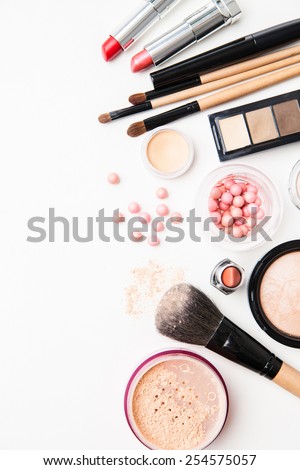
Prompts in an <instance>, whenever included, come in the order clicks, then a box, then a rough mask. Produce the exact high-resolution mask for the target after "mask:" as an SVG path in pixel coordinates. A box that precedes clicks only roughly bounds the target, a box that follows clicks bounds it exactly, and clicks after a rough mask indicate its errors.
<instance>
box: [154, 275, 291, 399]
mask: <svg viewBox="0 0 300 470" xmlns="http://www.w3.org/2000/svg"><path fill="white" fill-rule="evenodd" d="M155 323H156V327H157V329H158V331H159V332H160V333H161V334H162V335H164V336H167V337H169V338H172V339H174V340H177V341H181V342H184V343H190V344H195V345H199V346H204V347H206V348H208V349H210V350H211V351H214V352H216V353H217V354H220V355H221V356H223V357H225V358H227V359H229V360H231V361H233V362H235V363H237V364H240V365H242V366H244V367H247V368H248V369H250V370H252V371H253V372H256V373H258V374H259V375H261V376H263V377H266V378H268V379H270V380H272V381H273V382H274V383H275V384H277V385H279V386H280V387H282V388H284V389H285V390H287V391H288V392H290V393H292V394H294V395H296V396H297V397H299V398H300V372H299V371H297V370H296V369H294V368H293V367H291V366H289V365H288V364H286V363H284V362H283V361H282V360H281V359H279V358H277V357H276V356H275V355H274V354H272V353H271V352H270V351H268V349H267V348H265V347H264V346H263V345H262V344H260V343H259V342H258V341H256V340H255V339H254V338H253V337H252V336H250V335H249V334H248V333H246V332H245V331H243V330H242V329H241V328H239V327H238V326H237V325H235V324H234V323H233V322H231V321H230V320H229V319H228V318H226V317H225V316H224V315H223V314H222V313H221V312H220V310H219V309H218V308H217V306H216V305H215V304H214V303H213V302H212V301H211V300H210V299H209V298H208V297H207V296H206V295H205V294H204V293H203V292H201V291H200V290H198V289H196V288H195V287H193V286H191V285H188V284H177V285H175V286H173V287H171V289H169V290H168V291H167V292H166V293H165V295H164V296H163V298H162V299H161V301H160V303H159V305H158V307H157V310H156V319H155Z"/></svg>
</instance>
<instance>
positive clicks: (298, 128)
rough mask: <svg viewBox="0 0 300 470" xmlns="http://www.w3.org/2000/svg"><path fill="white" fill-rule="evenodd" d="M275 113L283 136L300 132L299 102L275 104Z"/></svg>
mask: <svg viewBox="0 0 300 470" xmlns="http://www.w3.org/2000/svg"><path fill="white" fill-rule="evenodd" d="M273 111H274V114H275V117H276V121H277V126H278V129H279V132H280V135H281V136H285V135H290V134H295V133H296V132H300V109H299V103H298V100H292V101H286V102H285V103H279V104H275V105H274V106H273Z"/></svg>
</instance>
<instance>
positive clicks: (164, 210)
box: [156, 204, 169, 217]
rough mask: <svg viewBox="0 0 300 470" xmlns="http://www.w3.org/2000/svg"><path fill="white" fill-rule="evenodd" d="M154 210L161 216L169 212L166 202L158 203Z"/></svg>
mask: <svg viewBox="0 0 300 470" xmlns="http://www.w3.org/2000/svg"><path fill="white" fill-rule="evenodd" d="M156 212H157V214H158V215H160V216H161V217H164V216H165V215H168V214H169V208H168V206H166V204H159V205H158V206H157V208H156Z"/></svg>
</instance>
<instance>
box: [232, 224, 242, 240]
mask: <svg viewBox="0 0 300 470" xmlns="http://www.w3.org/2000/svg"><path fill="white" fill-rule="evenodd" d="M232 235H233V236H234V237H235V238H242V237H243V236H244V233H243V230H242V229H241V227H237V226H235V227H233V228H232Z"/></svg>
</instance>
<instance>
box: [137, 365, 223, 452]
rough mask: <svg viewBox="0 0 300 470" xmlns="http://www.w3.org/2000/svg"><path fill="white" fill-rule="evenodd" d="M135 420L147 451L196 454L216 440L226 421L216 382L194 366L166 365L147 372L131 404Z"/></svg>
mask: <svg viewBox="0 0 300 470" xmlns="http://www.w3.org/2000/svg"><path fill="white" fill-rule="evenodd" d="M132 411H133V418H134V421H135V423H136V426H137V428H138V430H139V432H140V433H141V434H142V436H143V438H144V439H146V440H147V441H148V442H149V443H150V444H151V446H154V447H155V448H158V449H165V450H183V449H195V448H197V447H198V448H199V447H201V446H202V445H203V446H205V445H208V444H209V443H210V442H211V441H212V440H214V438H215V437H216V436H217V435H218V433H219V432H220V430H221V429H222V427H223V424H224V420H225V418H226V394H225V391H224V387H223V385H222V383H221V381H220V379H219V377H218V376H217V375H216V374H215V373H214V372H213V371H212V370H211V369H210V368H209V367H208V366H207V365H206V364H204V363H202V362H199V361H195V360H183V359H179V360H168V361H165V362H162V363H159V364H157V365H156V366H154V367H152V368H151V369H150V370H149V371H148V372H146V373H145V374H144V375H143V376H142V378H141V379H140V381H139V382H138V384H137V386H136V389H135V391H134V394H133V398H132Z"/></svg>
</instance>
